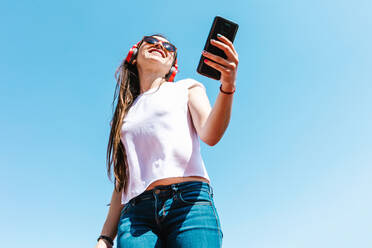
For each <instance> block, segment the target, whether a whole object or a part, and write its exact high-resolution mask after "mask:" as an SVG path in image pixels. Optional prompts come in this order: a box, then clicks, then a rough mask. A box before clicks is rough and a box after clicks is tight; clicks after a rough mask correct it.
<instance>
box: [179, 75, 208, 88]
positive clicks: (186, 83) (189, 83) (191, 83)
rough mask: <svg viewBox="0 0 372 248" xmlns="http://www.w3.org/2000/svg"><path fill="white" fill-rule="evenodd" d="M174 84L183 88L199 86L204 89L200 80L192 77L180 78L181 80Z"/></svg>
mask: <svg viewBox="0 0 372 248" xmlns="http://www.w3.org/2000/svg"><path fill="white" fill-rule="evenodd" d="M176 85H178V86H180V87H182V88H185V89H191V88H194V87H196V86H199V87H201V88H203V89H204V90H206V88H205V86H204V85H203V84H202V83H201V82H199V81H197V80H195V79H193V78H185V79H181V80H179V81H177V82H176Z"/></svg>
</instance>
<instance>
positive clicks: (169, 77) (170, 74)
mask: <svg viewBox="0 0 372 248" xmlns="http://www.w3.org/2000/svg"><path fill="white" fill-rule="evenodd" d="M177 68H178V66H177V64H175V65H174V66H172V68H171V69H170V70H169V72H168V74H167V75H166V76H165V79H166V80H167V81H169V82H173V81H174V77H175V76H176V74H177V72H178V69H177Z"/></svg>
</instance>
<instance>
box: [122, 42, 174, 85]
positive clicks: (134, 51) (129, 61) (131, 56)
mask: <svg viewBox="0 0 372 248" xmlns="http://www.w3.org/2000/svg"><path fill="white" fill-rule="evenodd" d="M141 43H142V41H139V42H137V44H135V45H134V46H132V48H131V49H130V50H129V52H128V55H127V58H126V59H125V63H127V64H131V65H133V61H134V60H135V59H136V58H137V54H138V48H139V46H140V45H141ZM177 72H178V64H177V54H176V59H175V60H174V62H173V65H172V68H171V69H170V70H169V72H168V74H167V75H165V79H166V80H167V81H169V82H173V81H174V77H175V76H176V74H177Z"/></svg>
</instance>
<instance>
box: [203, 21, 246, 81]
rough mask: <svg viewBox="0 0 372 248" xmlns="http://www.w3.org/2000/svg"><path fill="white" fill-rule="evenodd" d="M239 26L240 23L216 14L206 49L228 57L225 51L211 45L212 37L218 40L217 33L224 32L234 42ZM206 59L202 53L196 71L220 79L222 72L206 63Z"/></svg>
mask: <svg viewBox="0 0 372 248" xmlns="http://www.w3.org/2000/svg"><path fill="white" fill-rule="evenodd" d="M238 28H239V25H238V24H236V23H234V22H232V21H229V20H227V19H225V18H222V17H220V16H216V17H215V18H214V20H213V24H212V27H211V29H210V31H209V34H208V38H207V41H206V43H205V45H204V50H206V51H208V52H210V53H213V54H215V55H217V56H220V57H222V58H224V59H226V58H227V56H226V54H225V52H224V51H223V50H221V49H219V48H217V47H215V46H213V45H211V44H210V40H211V39H214V40H218V39H217V34H222V35H223V36H225V37H226V38H227V39H229V40H230V41H231V42H233V41H234V39H235V35H236V32H237V31H238ZM204 59H206V58H205V57H204V56H203V55H202V56H201V57H200V60H199V65H198V68H197V70H196V71H197V72H198V73H199V74H201V75H204V76H207V77H209V78H212V79H216V80H220V78H221V72H219V71H218V70H216V69H214V68H212V67H210V66H208V65H207V64H205V63H204ZM208 60H209V59H208ZM214 62H215V61H214Z"/></svg>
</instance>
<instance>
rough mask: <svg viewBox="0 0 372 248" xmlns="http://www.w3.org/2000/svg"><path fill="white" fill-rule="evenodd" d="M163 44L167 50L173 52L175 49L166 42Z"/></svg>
mask: <svg viewBox="0 0 372 248" xmlns="http://www.w3.org/2000/svg"><path fill="white" fill-rule="evenodd" d="M163 45H164V47H165V49H167V50H168V51H169V52H174V51H175V50H176V48H175V47H174V46H173V45H172V44H170V43H168V42H165V43H163Z"/></svg>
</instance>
